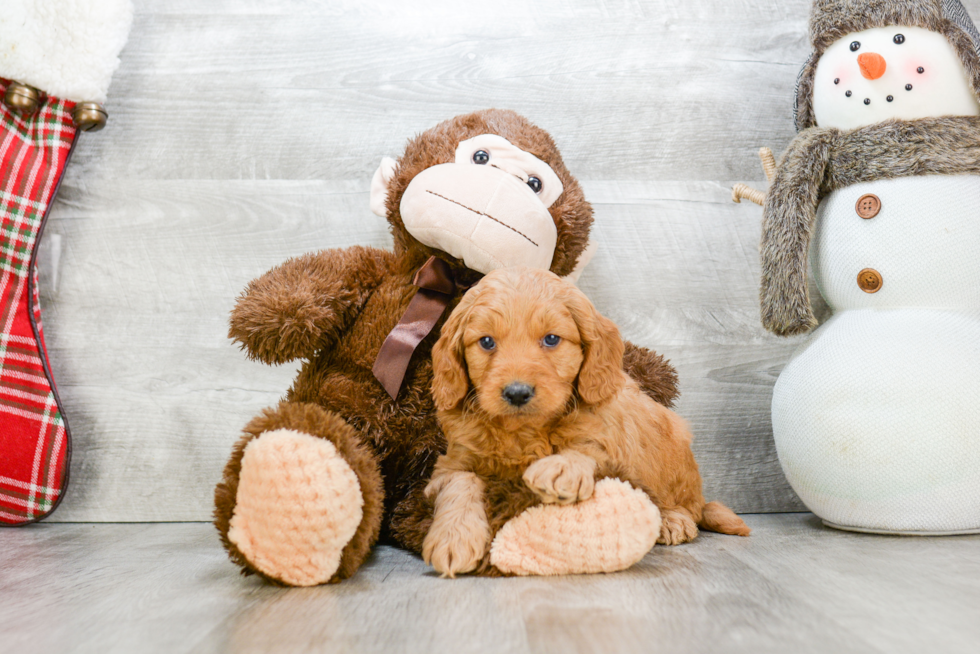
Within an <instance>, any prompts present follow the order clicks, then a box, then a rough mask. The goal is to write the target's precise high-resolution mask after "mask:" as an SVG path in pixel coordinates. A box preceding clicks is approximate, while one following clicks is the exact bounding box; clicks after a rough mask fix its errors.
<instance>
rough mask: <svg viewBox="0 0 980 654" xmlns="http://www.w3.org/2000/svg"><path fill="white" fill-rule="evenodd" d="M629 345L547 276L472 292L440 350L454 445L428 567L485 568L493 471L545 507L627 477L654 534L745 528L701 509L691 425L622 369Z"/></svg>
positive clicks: (509, 272)
mask: <svg viewBox="0 0 980 654" xmlns="http://www.w3.org/2000/svg"><path fill="white" fill-rule="evenodd" d="M623 347H624V346H623V340H622V338H620V335H619V329H618V328H617V327H616V325H615V324H613V322H612V321H611V320H609V319H608V318H605V317H603V316H601V315H599V313H598V312H597V311H596V309H595V307H594V306H592V303H591V302H589V300H588V298H586V297H585V295H584V294H583V293H582V292H581V291H579V290H578V289H577V288H576V287H575V286H573V285H571V284H569V283H567V282H565V281H563V280H561V279H560V278H559V277H558V276H556V275H554V274H552V273H550V272H548V271H544V270H533V269H530V268H507V269H500V270H496V271H494V272H491V273H490V274H488V275H487V276H486V277H484V278H483V280H482V281H481V282H480V283H479V284H478V285H477V286H475V287H474V288H473V289H471V290H470V291H469V292H468V293H467V294H466V296H465V297H464V298H463V300H462V301H461V302H460V304H459V306H458V307H457V308H456V310H455V311H454V312H453V314H452V316H451V317H450V318H449V320H448V321H447V322H446V325H445V326H444V327H443V328H442V336H441V338H440V339H439V341H438V342H437V343H436V345H435V347H434V348H433V350H432V359H433V370H434V379H433V383H432V395H433V398H434V399H435V404H436V407H437V408H438V410H439V414H438V418H439V423H440V424H441V426H442V429H443V431H444V433H445V435H446V439H447V441H448V448H447V452H446V454H444V455H442V456H440V457H439V460H438V462H437V463H436V467H435V472H434V473H433V476H432V480H431V482H430V484H429V486H428V488H427V489H426V493H427V494H428V495H429V496H430V497H432V496H434V497H435V515H434V517H433V523H432V526H431V528H430V530H429V532H428V535H427V536H426V538H425V542H424V544H423V551H422V555H423V557H424V558H425V561H426V562H427V563H429V564H431V565H432V566H433V567H434V568H435V569H436V570H437V571H439V572H440V573H442V574H444V575H447V576H450V577H452V576H454V575H456V574H459V573H464V572H469V571H472V570H474V569H475V568H476V567H477V566H478V565H479V563H480V561H481V560H482V559H483V557H484V555H485V554H486V552H487V548H488V547H489V545H490V540H491V536H492V534H491V533H490V528H489V524H488V521H487V514H486V509H485V506H484V489H485V488H486V485H485V481H484V480H487V479H493V478H518V479H519V478H523V481H524V483H526V484H527V486H528V487H530V489H531V490H533V491H534V492H535V493H536V494H537V495H538V496H539V497H540V499H541V501H542V502H544V503H559V504H569V503H573V502H578V501H580V500H586V499H588V498H589V497H591V496H592V492H593V488H594V486H595V480H596V479H600V478H603V477H619V478H621V479H625V480H627V481H629V482H630V483H631V484H633V485H634V486H636V487H637V488H640V489H642V490H643V491H645V492H646V493H647V494H648V495H649V496H650V499H651V500H652V501H653V502H654V504H656V505H657V507H659V509H660V512H661V518H662V527H661V533H660V539H659V540H658V542H661V543H664V544H667V545H676V544H678V543H683V542H686V541H689V540H692V539H693V538H695V537H696V536H697V534H698V526H699V525H700V526H701V527H703V528H704V529H708V530H710V531H717V532H721V533H725V534H738V535H742V536H746V535H748V533H749V528H748V527H747V526H746V524H745V523H744V522H743V521H742V520H741V518H739V517H738V516H736V515H735V514H734V513H733V512H732V511H731V510H730V509H728V508H727V507H726V506H724V505H722V504H719V503H717V502H711V503H709V504H705V502H704V497H703V495H702V493H701V475H700V474H699V473H698V466H697V463H696V462H695V460H694V455H693V454H692V453H691V447H690V445H691V439H692V435H691V432H690V430H689V428H688V426H687V424H686V423H685V422H684V421H683V420H682V419H681V418H680V417H679V416H678V415H677V414H675V413H674V412H673V411H671V410H669V409H667V408H666V407H664V406H663V405H661V404H658V403H657V402H655V401H653V400H652V399H650V398H649V397H648V396H646V395H645V394H644V393H643V392H642V391H641V390H640V388H639V387H638V386H637V384H636V382H634V381H633V380H632V379H630V377H629V376H628V375H627V374H626V373H624V372H623V363H622V359H623Z"/></svg>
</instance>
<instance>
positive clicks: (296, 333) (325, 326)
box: [228, 246, 394, 364]
mask: <svg viewBox="0 0 980 654" xmlns="http://www.w3.org/2000/svg"><path fill="white" fill-rule="evenodd" d="M393 257H394V255H393V254H392V253H390V252H387V251H385V250H378V249H376V248H366V247H360V246H355V247H350V248H345V249H337V250H323V251H321V252H311V253H309V254H305V255H303V256H300V257H296V258H294V259H290V260H289V261H286V262H285V263H283V264H281V265H279V266H276V267H275V268H273V269H272V270H270V271H269V272H267V273H266V274H264V275H262V276H261V277H259V278H258V279H254V280H252V281H251V282H249V284H248V287H247V288H246V289H245V291H244V292H242V294H241V296H239V298H238V301H237V302H236V303H235V308H234V309H232V312H231V328H230V329H229V331H228V337H229V338H231V339H233V340H235V341H238V342H239V343H241V344H242V347H243V348H244V349H245V350H247V351H248V354H249V356H250V357H251V358H253V359H259V360H260V361H264V362H265V363H270V364H280V363H285V362H287V361H291V360H293V359H298V358H305V357H309V356H312V355H313V353H314V352H316V351H317V350H319V349H321V348H324V347H328V346H330V345H331V344H333V343H335V342H336V340H337V339H338V338H339V337H340V335H341V334H343V333H344V331H345V330H346V329H347V328H348V327H349V326H350V324H351V322H352V321H353V319H354V318H355V317H356V316H357V314H358V313H359V312H360V310H361V308H362V307H363V306H364V303H365V301H367V298H368V296H369V295H370V294H371V292H372V291H373V290H374V289H375V288H377V286H378V284H380V283H381V280H382V279H384V277H385V275H387V274H388V273H389V272H390V266H389V264H390V262H391V260H392V259H393Z"/></svg>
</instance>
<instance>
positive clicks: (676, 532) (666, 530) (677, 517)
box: [657, 509, 698, 545]
mask: <svg viewBox="0 0 980 654" xmlns="http://www.w3.org/2000/svg"><path fill="white" fill-rule="evenodd" d="M662 516H663V524H662V525H661V527H660V537H659V538H658V539H657V542H658V543H661V544H663V545H680V544H681V543H687V542H689V541H692V540H694V539H695V538H697V537H698V526H697V524H696V523H695V522H694V518H692V517H691V514H689V513H688V512H687V511H685V510H684V509H675V510H669V509H665V510H664V511H663V514H662Z"/></svg>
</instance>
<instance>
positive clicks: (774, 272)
mask: <svg viewBox="0 0 980 654" xmlns="http://www.w3.org/2000/svg"><path fill="white" fill-rule="evenodd" d="M916 175H980V117H976V116H955V117H945V118H923V119H919V120H911V121H899V120H889V121H885V122H881V123H876V124H874V125H869V126H867V127H862V128H859V129H855V130H852V131H847V132H845V131H841V130H839V129H832V128H820V127H811V128H810V129H806V130H803V131H802V132H800V134H799V135H797V137H796V138H795V139H794V140H793V142H792V143H790V145H789V147H788V148H787V149H786V152H785V153H783V156H782V157H781V158H780V161H779V165H778V167H777V171H776V176H775V178H774V179H773V182H772V186H771V187H770V188H769V192H768V194H767V195H766V203H765V207H764V209H763V214H762V246H761V255H762V288H761V291H760V302H761V308H762V322H763V325H765V327H766V329H768V330H769V331H771V332H773V333H775V334H778V335H780V336H791V335H794V334H802V333H804V332H807V331H809V330H811V329H813V328H814V327H816V325H817V320H816V318H815V317H814V314H813V309H812V307H811V304H810V295H809V291H808V288H807V273H808V261H807V255H808V252H809V247H810V237H811V234H812V232H813V227H814V223H815V220H816V215H817V204H818V203H819V202H820V200H821V199H823V198H824V197H825V196H827V195H828V194H830V193H832V192H833V191H836V190H838V189H841V188H844V187H847V186H851V185H852V184H859V183H866V182H873V181H876V180H881V179H893V178H896V177H912V176H916Z"/></svg>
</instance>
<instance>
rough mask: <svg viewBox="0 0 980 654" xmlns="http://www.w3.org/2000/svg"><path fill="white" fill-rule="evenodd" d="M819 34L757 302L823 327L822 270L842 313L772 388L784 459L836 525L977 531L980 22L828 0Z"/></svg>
mask: <svg viewBox="0 0 980 654" xmlns="http://www.w3.org/2000/svg"><path fill="white" fill-rule="evenodd" d="M810 37H811V41H812V44H813V54H812V56H811V57H810V59H809V61H808V62H807V63H806V65H805V66H804V68H803V71H802V72H801V74H800V79H799V84H798V87H797V98H796V121H797V129H798V130H799V134H798V135H797V137H796V138H795V139H794V140H793V142H792V143H791V144H790V146H789V148H788V149H787V151H786V152H785V153H784V154H783V156H782V158H781V159H780V161H779V165H778V168H777V171H776V175H775V177H774V178H773V180H772V184H771V186H770V189H769V192H768V194H767V196H766V198H765V205H764V211H763V230H762V232H763V233H762V248H761V255H762V289H761V309H762V320H763V323H764V325H765V326H766V328H767V329H769V330H770V331H772V332H774V333H776V334H780V335H793V334H802V333H805V332H808V331H810V330H811V329H814V328H815V327H816V326H817V320H816V318H815V316H814V313H813V310H812V308H811V303H810V295H809V289H808V281H809V278H810V277H811V275H812V281H813V282H815V286H816V288H817V289H818V290H819V293H820V294H821V295H822V296H823V298H824V300H826V303H827V305H828V306H829V308H830V309H831V311H832V315H831V317H830V318H829V319H828V320H827V321H826V322H824V324H822V325H821V326H820V327H819V328H817V329H816V331H815V332H813V334H812V335H811V336H810V337H809V338H808V339H806V341H805V342H803V343H802V345H801V346H800V348H799V349H798V350H797V352H796V353H795V355H794V356H793V358H792V359H791V361H790V362H789V363H788V364H787V365H786V367H785V368H784V369H783V371H782V373H781V375H780V377H779V379H778V381H777V383H776V386H775V388H774V391H773V402H772V422H773V432H774V437H775V441H776V447H777V451H778V454H779V459H780V462H781V464H782V466H783V470H784V472H785V473H786V476H787V478H788V480H789V482H790V484H791V485H792V486H793V488H794V490H796V492H797V493H798V494H799V496H800V498H801V499H802V500H803V502H804V503H805V504H806V505H807V506H808V507H809V508H810V509H811V510H812V511H813V512H814V513H816V514H817V515H818V516H820V517H821V518H822V519H823V520H824V522H825V523H827V524H829V525H830V526H835V527H840V528H844V529H852V530H858V531H873V532H874V531H880V532H887V533H917V534H942V533H969V532H976V531H980V103H978V100H977V98H978V97H980V56H978V49H977V48H978V45H980V34H978V33H977V30H976V27H975V26H974V25H973V23H972V22H971V20H970V18H969V16H968V15H967V13H966V11H965V10H964V9H963V7H962V5H960V3H959V2H957V1H956V0H816V2H815V3H814V6H813V10H812V13H811V16H810ZM808 271H809V272H810V273H811V275H808Z"/></svg>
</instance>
